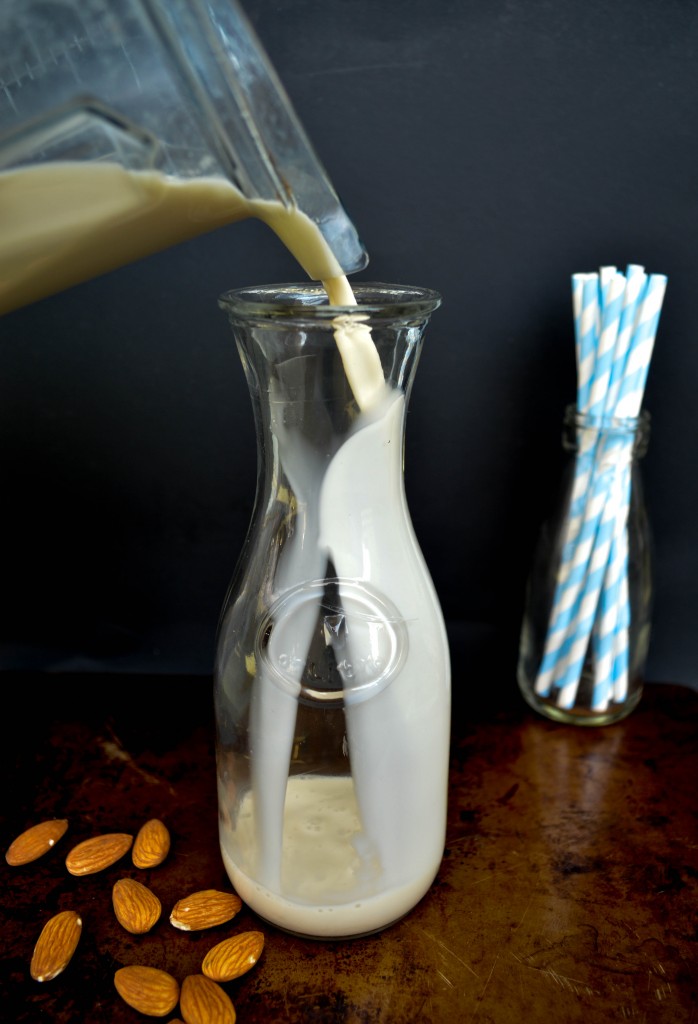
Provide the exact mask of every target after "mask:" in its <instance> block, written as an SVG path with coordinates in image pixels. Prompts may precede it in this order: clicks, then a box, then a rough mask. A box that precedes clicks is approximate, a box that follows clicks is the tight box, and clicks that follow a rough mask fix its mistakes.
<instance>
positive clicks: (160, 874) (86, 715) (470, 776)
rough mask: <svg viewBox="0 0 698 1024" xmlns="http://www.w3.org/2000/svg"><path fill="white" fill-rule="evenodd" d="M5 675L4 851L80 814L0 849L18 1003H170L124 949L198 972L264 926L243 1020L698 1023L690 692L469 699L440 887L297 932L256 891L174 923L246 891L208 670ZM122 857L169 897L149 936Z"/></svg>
mask: <svg viewBox="0 0 698 1024" xmlns="http://www.w3.org/2000/svg"><path fill="white" fill-rule="evenodd" d="M0 679H1V680H2V682H3V683H4V693H5V695H6V703H5V711H4V715H3V744H2V757H3V762H4V763H3V768H4V779H5V787H4V800H3V802H2V809H1V810H2V814H1V816H0V827H1V829H2V837H4V838H3V841H4V843H5V846H4V849H6V848H7V846H9V843H10V841H11V840H12V839H13V838H14V837H15V835H17V834H18V833H19V832H21V831H22V830H23V829H25V828H26V827H27V826H29V825H31V824H33V823H35V822H37V821H40V820H43V819H46V818H51V817H61V818H67V819H68V820H69V823H70V824H69V830H68V833H67V834H66V836H65V837H64V838H63V839H61V840H60V842H59V843H58V844H57V845H56V847H55V848H54V849H52V850H51V851H50V852H49V853H48V854H46V855H45V856H44V857H43V858H41V859H40V860H38V861H35V862H34V863H33V864H28V865H26V866H24V867H14V868H12V867H10V866H8V865H7V864H6V863H5V861H4V858H3V860H2V868H1V869H0V870H2V900H1V907H0V922H1V923H0V935H1V936H2V940H1V941H2V968H1V972H0V1019H2V1020H7V1021H14V1022H25V1021H26V1022H40V1021H53V1022H57V1024H62V1022H68V1021H70V1022H81V1024H93V1022H94V1024H97V1022H110V1024H122V1022H123V1024H136V1022H138V1021H145V1020H148V1019H153V1018H147V1017H144V1016H142V1015H141V1014H139V1013H137V1012H136V1011H135V1010H132V1009H131V1008H130V1007H128V1006H127V1005H126V1004H125V1003H124V1002H123V1001H122V1000H121V999H120V997H119V996H118V995H117V993H116V991H115V989H114V985H113V976H114V972H115V971H116V970H117V969H118V968H119V967H120V966H122V965H124V964H129V963H143V964H148V965H151V966H156V967H162V968H163V969H165V970H167V971H169V972H170V973H171V974H173V975H174V976H175V977H176V978H177V979H178V980H179V981H181V980H182V979H183V978H184V977H185V976H186V975H187V974H190V973H197V972H198V971H199V970H200V965H201V961H202V959H203V956H204V954H205V952H206V951H207V950H208V949H209V948H210V947H211V946H212V945H214V944H215V943H216V942H218V941H219V940H220V939H221V938H223V937H226V936H227V935H229V934H233V933H235V932H237V931H243V930H246V929H248V928H260V927H261V929H262V931H264V933H265V936H266V944H265V948H264V952H263V954H262V958H261V959H260V961H259V962H258V964H257V965H256V966H255V967H254V968H253V969H252V971H250V972H249V973H248V974H246V975H244V976H243V977H241V978H239V979H237V980H236V981H233V982H229V983H227V984H226V985H225V986H224V988H225V989H226V991H227V992H228V993H229V995H230V996H231V998H232V999H233V1002H234V1004H235V1006H236V1009H237V1014H238V1020H239V1021H240V1022H241V1024H256V1022H269V1021H279V1022H300V1021H303V1022H316V1021H320V1022H329V1024H335V1022H336V1024H339V1022H357V1024H358V1022H362V1024H364V1022H365V1024H389V1022H390V1024H398V1022H399V1024H406V1022H410V1021H427V1022H436V1024H441V1022H446V1024H448V1022H451V1021H454V1022H456V1021H457V1022H459V1024H461V1022H462V1024H467V1022H469V1021H475V1022H477V1024H487V1022H495V1024H508V1022H512V1024H513V1022H516V1024H518V1022H520V1021H522V1020H524V1021H526V1022H527V1024H530V1022H534V1024H536V1022H539V1021H540V1022H543V1021H545V1022H546V1024H547V1022H551V1021H553V1022H562V1024H574V1022H577V1021H580V1022H584V1024H596V1022H601V1021H603V1022H608V1021H629V1022H633V1021H635V1022H638V1024H640V1022H643V1024H651V1022H655V1021H661V1022H667V1024H683V1022H686V1024H688V1022H694V1021H698V951H697V942H698V900H697V898H696V897H697V895H698V797H697V796H696V776H697V768H698V693H696V692H695V691H692V690H689V689H687V688H684V687H678V686H670V685H653V686H648V687H647V688H646V691H645V695H644V697H643V700H642V702H641V704H640V706H639V707H638V709H637V710H636V711H635V712H634V713H633V714H632V715H631V716H630V717H629V718H627V719H626V720H625V721H624V722H621V723H618V724H617V725H615V726H611V727H606V728H604V729H601V728H595V729H588V728H578V727H573V726H563V725H558V724H554V723H552V722H548V721H547V720H545V719H543V718H540V717H538V716H536V715H535V714H534V713H533V712H532V711H530V710H529V709H528V708H527V707H526V706H525V705H524V704H523V702H522V701H521V700H520V698H519V697H518V694H515V693H514V692H513V691H512V688H511V687H508V686H506V685H504V684H502V685H501V686H499V687H491V688H490V698H488V699H490V700H491V701H492V702H491V703H490V704H489V705H488V704H487V703H482V704H481V706H480V707H478V708H477V709H476V710H475V711H471V712H469V714H468V715H467V716H466V715H464V714H462V713H459V714H458V715H456V716H455V717H454V728H453V738H452V759H451V774H450V805H449V823H448V836H447V845H446V849H445V852H444V858H443V862H442V865H441V869H440V871H439V874H438V877H437V879H436V881H435V883H434V885H433V887H432V889H431V890H430V891H429V893H428V894H427V896H426V897H425V898H424V899H423V900H422V902H421V903H420V904H419V905H418V906H417V907H416V908H415V910H414V911H413V912H412V913H411V914H409V915H408V916H407V917H406V918H405V919H404V920H402V921H400V922H399V923H398V924H396V925H394V926H393V927H392V928H390V929H388V930H386V931H384V932H382V933H381V934H379V935H376V936H373V937H369V938H363V939H355V940H353V941H345V942H340V943H335V942H311V941H306V940H302V939H298V938H294V937H292V936H289V935H286V934H284V933H283V932H280V931H277V930H276V929H274V928H272V927H270V926H267V925H266V924H263V923H261V922H260V921H259V920H258V919H257V918H256V917H255V915H254V914H252V913H251V912H250V911H248V910H247V909H246V908H244V907H243V910H242V911H241V913H240V914H238V916H237V917H236V918H235V919H234V920H233V921H231V922H230V923H229V924H227V925H223V926H220V927H218V928H214V929H210V930H208V931H203V932H198V933H191V934H186V933H183V932H181V931H178V930H177V929H175V928H173V927H172V925H171V924H170V923H169V920H168V918H169V910H170V909H171V906H173V905H174V903H175V902H176V900H177V899H179V898H180V897H181V896H183V895H186V894H187V893H189V892H192V891H194V890H197V889H203V888H224V889H230V884H229V882H228V880H227V876H226V875H225V872H224V869H223V867H222V864H221V860H220V856H219V851H218V840H217V810H216V789H215V777H214V751H213V723H212V711H211V686H210V680H208V679H205V678H204V679H201V678H190V677H178V676H174V677H159V676H155V677H150V678H146V679H142V678H139V677H133V676H115V675H101V676H90V675H77V676H69V675H58V674H56V675H39V676H35V675H31V674H9V673H4V674H0ZM10 694H12V695H14V701H13V702H10V697H9V695H10ZM494 698H496V700H497V702H498V703H497V704H495V703H494ZM500 705H501V706H500ZM151 817H159V818H161V819H162V820H163V821H165V823H166V824H167V825H168V827H169V829H170V831H171V834H172V850H171V852H170V855H169V857H168V858H167V860H166V861H165V862H164V864H162V865H161V866H160V867H158V868H154V869H151V870H148V871H144V872H142V871H141V872H139V871H138V870H137V869H135V868H134V867H133V865H132V864H131V861H130V858H129V857H126V858H124V859H123V860H122V861H120V862H119V863H117V864H115V865H114V866H113V867H111V868H108V869H107V870H105V871H104V872H102V873H100V874H96V875H92V876H88V877H83V878H74V877H73V876H71V875H69V874H68V872H67V870H66V868H65V856H66V854H67V852H68V850H69V849H70V848H71V847H72V846H73V845H75V843H77V842H78V841H80V840H82V839H86V838H88V837H90V836H91V835H95V834H97V833H99V832H104V831H125V832H132V833H135V831H137V829H138V828H139V827H140V825H141V824H142V823H143V822H144V821H145V820H147V819H148V818H151ZM123 876H131V877H138V878H139V879H140V880H142V881H145V882H146V884H148V885H149V886H150V887H151V888H152V889H153V890H154V891H155V892H156V894H157V895H158V896H159V897H160V899H161V901H162V904H163V914H162V918H161V920H160V921H159V923H158V924H157V925H156V926H155V928H154V929H153V930H152V931H151V932H150V933H149V934H147V935H144V936H134V935H130V934H129V933H128V932H126V931H124V930H123V929H122V928H121V926H120V925H119V924H118V922H117V921H116V919H115V917H114V914H113V910H112V906H111V887H112V885H113V883H114V882H115V881H116V880H117V878H120V877H123ZM65 909H75V910H78V911H79V912H80V914H81V916H82V918H83V922H84V923H83V934H82V937H81V940H80V943H79V945H78V948H77V951H76V953H75V955H74V957H73V959H72V961H71V962H70V964H69V965H68V967H67V968H66V970H65V971H64V972H63V973H62V974H60V975H59V976H58V977H56V978H55V979H53V980H52V981H49V982H44V983H41V984H40V983H37V982H35V981H33V980H32V979H31V977H30V975H29V962H30V959H31V955H32V951H33V948H34V944H35V942H36V939H37V937H38V935H39V932H40V930H41V927H42V925H43V923H44V921H45V920H47V919H48V917H50V916H51V915H52V914H54V913H56V912H58V911H59V910H65ZM176 1015H177V1014H176V1012H173V1013H172V1014H170V1016H169V1017H167V1018H164V1019H165V1020H170V1019H172V1018H173V1017H175V1016H176Z"/></svg>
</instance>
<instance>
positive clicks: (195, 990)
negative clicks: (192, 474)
mask: <svg viewBox="0 0 698 1024" xmlns="http://www.w3.org/2000/svg"><path fill="white" fill-rule="evenodd" d="M179 1008H180V1010H181V1011H182V1016H183V1017H184V1020H185V1022H186V1024H235V1017H236V1014H235V1007H234V1006H233V1004H232V1002H231V1000H230V996H229V995H228V994H227V992H224V991H223V989H222V988H221V987H220V985H217V984H216V982H215V981H211V979H210V978H205V977H204V975H203V974H189V975H188V976H187V977H186V978H185V979H184V981H183V982H182V992H181V995H180V999H179Z"/></svg>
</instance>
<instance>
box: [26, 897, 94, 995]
mask: <svg viewBox="0 0 698 1024" xmlns="http://www.w3.org/2000/svg"><path fill="white" fill-rule="evenodd" d="M81 932H82V921H81V920H80V915H79V914H76V913H75V911H74V910H62V911H61V912H60V913H59V914H55V915H54V917H52V918H50V919H49V920H48V921H47V922H46V924H45V925H44V927H43V929H42V931H41V935H40V936H39V938H38V940H37V943H36V946H35V947H34V955H33V956H32V960H31V966H30V968H29V973H30V974H31V976H32V978H33V979H34V981H50V980H51V978H55V977H56V975H57V974H60V973H61V971H63V970H65V968H66V967H67V966H68V964H69V963H70V959H71V957H72V955H73V953H74V952H75V950H76V948H77V944H78V942H79V941H80V934H81Z"/></svg>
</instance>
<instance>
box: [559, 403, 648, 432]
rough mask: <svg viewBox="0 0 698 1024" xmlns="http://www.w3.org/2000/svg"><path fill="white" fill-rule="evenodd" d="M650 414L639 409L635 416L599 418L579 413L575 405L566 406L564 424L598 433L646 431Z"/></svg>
mask: <svg viewBox="0 0 698 1024" xmlns="http://www.w3.org/2000/svg"><path fill="white" fill-rule="evenodd" d="M650 420H651V417H650V414H649V412H648V410H647V409H641V410H640V413H639V415H637V416H607V415H605V414H602V415H600V416H597V415H594V414H592V413H585V412H580V411H579V409H578V408H577V406H576V405H568V406H566V408H565V423H566V424H568V425H570V426H576V427H580V428H582V429H589V430H598V431H612V432H615V431H618V432H621V433H622V432H626V431H635V430H637V429H638V427H641V428H642V429H643V430H648V429H649V426H650Z"/></svg>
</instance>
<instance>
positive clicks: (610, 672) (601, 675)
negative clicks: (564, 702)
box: [591, 438, 632, 711]
mask: <svg viewBox="0 0 698 1024" xmlns="http://www.w3.org/2000/svg"><path fill="white" fill-rule="evenodd" d="M626 459H627V462H626V465H625V466H623V467H622V468H619V473H618V476H619V479H618V487H617V499H616V500H617V507H616V514H615V524H614V531H613V535H612V537H611V544H610V549H609V555H608V564H607V566H606V573H605V576H604V579H603V585H602V589H601V593H600V596H599V614H598V615H597V617H596V620H595V622H594V635H593V649H594V689H593V694H592V702H591V706H592V709H593V710H594V711H605V710H606V708H607V706H608V702H609V700H610V699H611V698H612V696H613V692H614V680H615V671H616V657H617V635H618V630H619V628H620V620H621V607H622V602H623V597H624V592H625V594H627V560H626V559H625V558H624V552H627V520H628V509H629V505H630V460H631V459H632V438H631V439H630V441H629V443H628V444H627V451H626ZM624 583H625V588H624V586H623V584H624Z"/></svg>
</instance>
